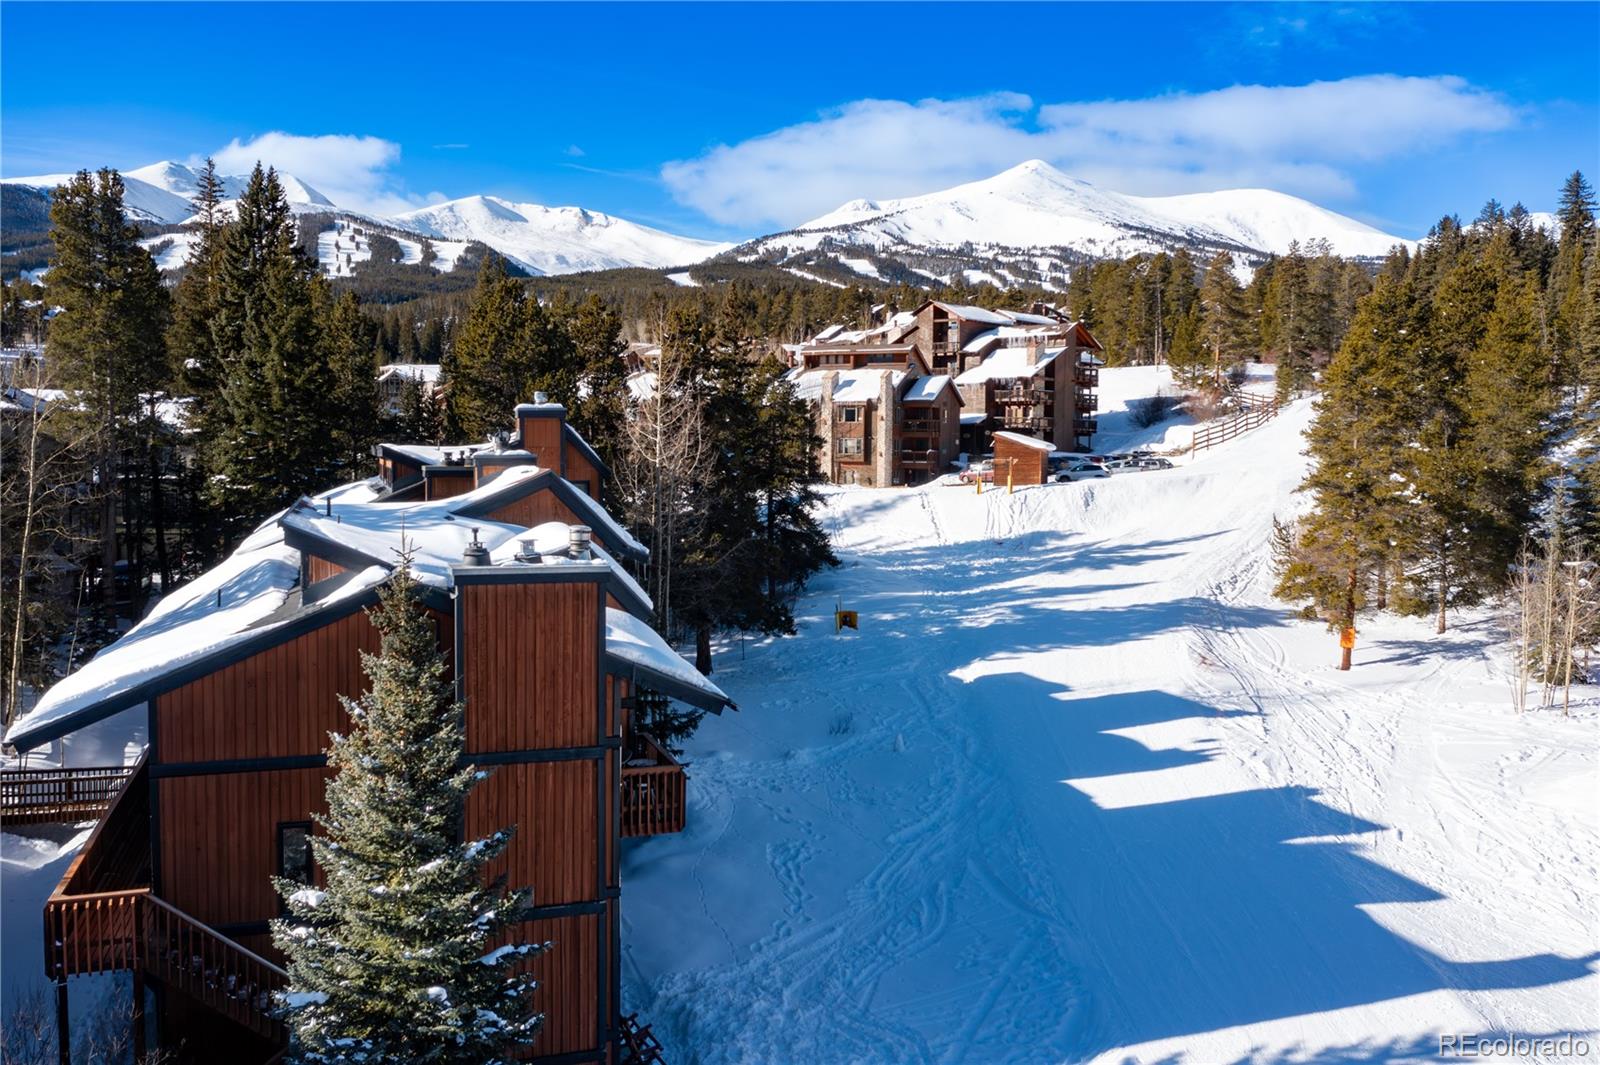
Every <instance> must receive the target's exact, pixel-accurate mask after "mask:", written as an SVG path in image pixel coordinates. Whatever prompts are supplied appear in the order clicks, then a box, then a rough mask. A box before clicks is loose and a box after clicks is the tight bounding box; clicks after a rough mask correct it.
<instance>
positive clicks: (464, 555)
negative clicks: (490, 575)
mask: <svg viewBox="0 0 1600 1065" xmlns="http://www.w3.org/2000/svg"><path fill="white" fill-rule="evenodd" d="M461 561H462V563H463V564H464V565H468V566H487V565H488V564H489V549H488V548H487V547H484V546H483V544H482V542H480V541H479V540H478V527H477V526H476V525H474V526H473V527H472V543H470V544H468V545H467V548H466V550H465V551H462V552H461Z"/></svg>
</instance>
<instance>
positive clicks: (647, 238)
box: [4, 161, 731, 275]
mask: <svg viewBox="0 0 1600 1065" xmlns="http://www.w3.org/2000/svg"><path fill="white" fill-rule="evenodd" d="M71 177H72V175H71V174H45V175H41V176H38V177H19V178H5V179H4V181H5V183H7V184H13V185H26V186H29V187H31V188H35V189H39V190H41V191H44V192H46V193H48V192H49V191H50V190H51V189H54V188H55V187H56V186H57V185H60V184H62V183H63V182H65V181H68V180H70V179H71ZM122 180H123V185H124V186H125V189H126V192H125V195H124V200H123V202H124V204H125V206H126V208H127V213H128V215H129V217H131V218H134V219H136V220H138V221H140V222H151V223H156V224H159V225H177V224H180V223H183V222H186V221H188V220H189V219H191V218H193V217H194V214H195V207H194V197H195V196H196V195H197V194H198V192H199V188H200V174H199V172H198V171H197V170H196V169H195V168H193V167H190V166H186V165H185V164H183V163H175V162H171V161H163V162H159V163H152V164H150V165H149V166H142V167H139V168H138V169H135V170H127V171H124V172H123V174H122ZM249 181H250V179H249V177H248V176H240V175H226V176H222V187H223V195H224V197H225V199H224V201H223V205H224V208H226V207H227V205H228V204H229V203H231V201H233V200H234V199H236V198H237V197H238V196H239V194H240V193H241V192H243V191H244V188H245V186H246V185H247V184H248V183H249ZM278 181H279V183H280V184H281V185H282V186H283V189H284V194H285V195H286V196H287V198H288V200H289V206H290V207H291V209H292V210H293V211H294V212H295V213H296V214H297V215H309V214H315V215H323V216H332V217H331V219H323V220H322V225H323V230H322V232H321V233H319V241H318V250H319V257H320V258H321V259H322V264H323V267H324V269H325V270H327V271H328V272H329V273H330V274H341V275H349V274H350V272H351V271H352V270H353V269H354V268H356V267H357V266H358V265H359V263H360V262H362V261H364V260H365V259H367V258H368V257H369V256H370V254H371V252H370V249H369V248H368V246H367V243H366V240H367V236H366V234H367V231H368V230H376V231H379V232H383V233H385V235H390V236H393V237H394V238H395V239H397V240H399V241H400V243H401V249H402V253H403V255H404V256H405V258H404V260H403V261H404V262H407V263H411V264H413V265H415V264H419V263H420V262H421V245H420V243H418V242H417V241H410V240H406V239H405V236H406V235H407V234H410V235H413V236H415V237H417V238H419V239H420V238H428V239H429V240H430V242H431V244H432V245H433V247H432V251H433V252H434V255H433V257H432V258H431V259H430V266H429V268H431V269H435V270H446V271H448V270H451V269H453V268H454V266H455V264H456V262H457V261H458V260H459V259H460V257H461V254H462V252H463V250H464V249H465V248H466V247H467V246H468V245H469V244H474V243H476V244H484V245H487V246H488V247H490V248H493V249H494V250H495V251H497V252H499V253H500V254H501V255H504V256H505V257H506V258H507V259H508V260H511V261H512V262H515V263H516V264H517V265H519V266H521V267H522V268H523V269H525V270H527V271H528V272H529V273H532V274H570V273H576V272H578V271H581V270H610V269H615V268H618V267H628V266H640V267H648V268H657V267H667V266H688V265H692V264H694V263H698V262H701V261H702V260H705V259H708V258H710V257H711V256H713V255H717V254H719V253H721V252H724V251H726V250H728V248H730V247H731V245H729V244H719V243H716V242H714V241H707V240H696V239H694V238H692V237H681V236H678V235H676V234H673V233H667V232H664V231H662V230H659V229H652V228H651V227H649V226H643V225H639V224H638V223H636V222H629V221H627V220H626V219H623V218H616V217H613V216H611V215H607V214H601V213H600V212H598V211H588V210H585V209H583V208H581V207H545V206H542V205H540V204H535V203H513V202H511V201H509V200H503V199H500V198H499V197H495V196H468V197H466V198H464V199H460V200H451V201H450V202H448V203H442V204H437V205H434V206H432V207H425V208H422V209H420V210H416V211H408V212H406V213H404V214H400V215H395V216H393V217H389V218H376V217H373V216H371V215H365V214H360V213H358V212H355V211H351V210H349V209H348V208H345V207H342V206H340V205H338V204H335V203H334V202H333V201H332V200H330V199H328V197H326V196H324V195H323V194H322V193H320V192H318V191H317V190H316V189H314V188H312V187H311V186H310V185H309V184H307V183H306V182H304V181H302V180H300V179H299V178H297V177H295V176H294V175H293V174H285V173H281V172H280V173H279V174H278ZM179 236H181V234H180V235H179ZM323 237H326V238H327V239H320V238H323ZM149 243H150V244H151V245H153V246H154V245H157V244H159V245H160V246H161V247H162V248H163V249H164V250H163V252H162V255H161V268H162V269H164V270H175V269H177V268H179V267H180V266H182V265H183V262H184V260H185V259H186V257H187V255H188V251H189V248H190V245H191V242H189V241H184V240H181V239H175V238H174V237H161V238H156V237H152V238H149ZM324 251H325V254H322V253H323V252H324Z"/></svg>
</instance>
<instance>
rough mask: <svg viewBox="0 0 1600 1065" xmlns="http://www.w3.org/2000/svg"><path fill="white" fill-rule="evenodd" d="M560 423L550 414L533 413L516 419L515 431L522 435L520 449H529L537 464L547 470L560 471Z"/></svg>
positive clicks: (560, 421) (560, 420)
mask: <svg viewBox="0 0 1600 1065" xmlns="http://www.w3.org/2000/svg"><path fill="white" fill-rule="evenodd" d="M561 423H562V419H561V418H558V417H554V416H552V415H533V416H531V417H528V416H525V417H522V418H518V419H517V432H518V433H519V434H521V436H522V450H524V451H531V452H533V454H534V455H535V457H537V458H538V460H539V465H540V466H542V467H543V468H545V469H547V470H555V471H556V472H557V473H560V472H561Z"/></svg>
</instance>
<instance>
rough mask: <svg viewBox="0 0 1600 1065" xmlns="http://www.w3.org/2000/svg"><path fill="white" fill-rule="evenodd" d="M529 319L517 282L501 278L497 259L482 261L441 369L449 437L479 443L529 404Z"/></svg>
mask: <svg viewBox="0 0 1600 1065" xmlns="http://www.w3.org/2000/svg"><path fill="white" fill-rule="evenodd" d="M528 318H529V310H528V298H527V292H526V290H525V288H524V287H523V284H522V282H521V281H519V280H517V279H516V278H514V277H511V276H510V275H509V274H507V273H506V265H505V260H503V259H501V258H500V257H499V256H498V255H486V256H484V258H483V262H482V263H481V264H480V265H479V266H478V280H477V284H476V286H475V287H474V288H473V290H472V298H471V301H470V302H469V303H468V304H467V311H466V314H465V315H464V316H463V318H462V321H461V325H460V328H458V329H457V330H456V336H455V343H454V345H453V347H452V349H451V354H450V358H448V359H447V360H446V361H445V363H444V366H445V376H446V378H447V380H448V388H447V390H446V393H445V395H446V397H447V398H446V418H445V432H446V433H447V434H448V435H451V436H458V437H466V438H470V439H473V440H477V439H481V438H483V437H485V436H487V435H488V434H489V433H491V432H493V431H494V430H496V429H499V428H503V427H504V426H505V425H506V423H507V422H508V421H509V420H510V418H511V412H512V410H513V408H515V407H516V405H517V404H518V403H524V402H527V401H529V400H531V399H532V398H533V392H534V390H535V388H536V387H537V383H538V379H539V366H538V365H537V362H536V359H535V353H534V350H533V342H532V338H531V336H530V332H531V331H530V327H529V320H528Z"/></svg>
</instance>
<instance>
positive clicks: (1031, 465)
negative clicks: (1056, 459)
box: [994, 436, 1050, 486]
mask: <svg viewBox="0 0 1600 1065" xmlns="http://www.w3.org/2000/svg"><path fill="white" fill-rule="evenodd" d="M1008 464H1009V465H1010V468H1011V483H1012V484H1014V485H1024V484H1044V482H1045V480H1046V477H1047V473H1048V470H1049V466H1050V453H1049V452H1048V451H1045V450H1044V449H1043V448H1037V447H1029V446H1028V445H1027V444H1017V443H1013V442H1012V441H1010V440H1007V439H1006V438H1005V437H1003V436H996V437H995V438H994V483H995V484H996V485H997V486H998V485H1003V484H1005V483H1006V471H1007V466H1008Z"/></svg>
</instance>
